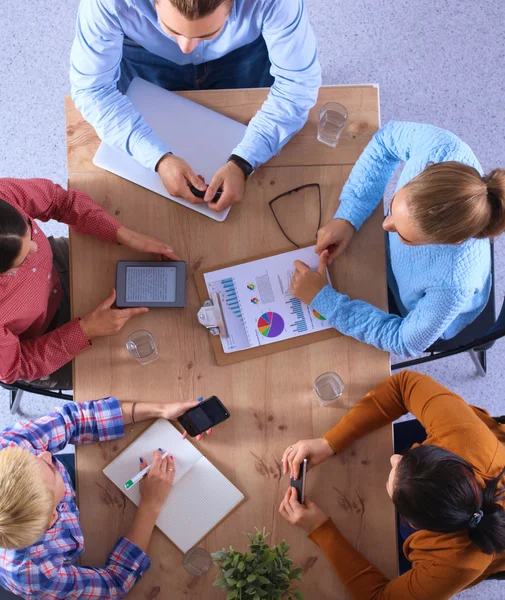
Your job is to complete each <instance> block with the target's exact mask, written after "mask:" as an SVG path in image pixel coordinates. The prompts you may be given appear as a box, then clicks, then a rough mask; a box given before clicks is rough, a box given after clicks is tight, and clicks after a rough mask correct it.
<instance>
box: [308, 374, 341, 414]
mask: <svg viewBox="0 0 505 600" xmlns="http://www.w3.org/2000/svg"><path fill="white" fill-rule="evenodd" d="M314 391H315V392H316V395H317V401H318V402H319V404H320V405H321V406H329V405H331V404H333V402H335V400H338V398H340V396H341V395H342V394H343V392H344V382H343V381H342V379H341V378H340V377H339V376H338V375H337V374H336V373H323V374H322V375H319V377H318V378H317V379H316V380H315V381H314Z"/></svg>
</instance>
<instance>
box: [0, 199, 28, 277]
mask: <svg viewBox="0 0 505 600" xmlns="http://www.w3.org/2000/svg"><path fill="white" fill-rule="evenodd" d="M27 230H28V224H27V222H26V221H25V219H24V218H23V215H22V214H21V213H20V212H19V211H18V210H17V209H15V208H14V207H13V206H12V205H11V204H9V203H8V202H5V200H1V199H0V273H5V272H6V271H8V270H9V269H12V265H13V264H14V262H15V260H16V258H17V257H18V256H19V253H20V252H21V247H22V245H23V237H24V236H25V235H26V232H27Z"/></svg>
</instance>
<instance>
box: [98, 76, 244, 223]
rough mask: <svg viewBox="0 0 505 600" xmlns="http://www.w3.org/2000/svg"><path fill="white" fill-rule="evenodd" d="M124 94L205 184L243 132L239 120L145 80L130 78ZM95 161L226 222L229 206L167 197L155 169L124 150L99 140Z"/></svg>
mask: <svg viewBox="0 0 505 600" xmlns="http://www.w3.org/2000/svg"><path fill="white" fill-rule="evenodd" d="M126 95H127V96H128V98H129V99H130V101H131V103H132V104H133V106H134V107H135V108H136V110H138V111H139V112H140V114H141V115H142V116H143V117H144V119H145V120H146V121H147V123H148V124H149V125H150V126H151V128H152V130H153V131H154V133H155V134H156V135H157V137H158V138H159V139H160V140H161V141H163V142H165V144H166V145H167V146H168V147H169V148H170V150H171V151H172V152H173V153H174V154H175V155H177V156H180V157H181V158H183V159H184V160H185V161H186V162H187V163H188V164H189V165H190V166H191V168H192V169H193V171H194V172H195V173H196V174H197V175H202V176H203V177H204V178H205V181H206V182H207V183H210V181H211V179H212V177H213V176H214V174H215V173H216V171H217V170H218V169H219V168H220V167H221V166H222V165H224V164H225V163H226V161H227V159H228V157H229V156H230V154H231V153H232V151H233V149H234V148H235V147H236V146H237V145H238V144H239V143H240V142H241V141H242V138H243V137H244V133H245V130H246V126H245V125H243V124H242V123H238V122H237V121H234V120H232V119H229V118H228V117H225V116H223V115H220V114H219V113H217V112H214V111H213V110H210V109H208V108H205V107H204V106H201V105H200V104H196V103H195V102H191V100H187V99H186V98H182V97H181V96H179V95H177V94H174V93H173V92H169V91H167V90H164V89H162V88H160V87H158V86H157V85H154V84H152V83H149V82H148V81H145V80H144V79H140V78H138V77H136V78H135V79H133V81H132V82H131V84H130V87H129V88H128V91H127V93H126ZM93 163H94V164H95V165H96V166H97V167H101V168H102V169H105V170H106V171H110V172H111V173H114V174H115V175H119V177H124V178H125V179H128V180H129V181H133V182H134V183H136V184H138V185H140V186H142V187H144V188H147V189H148V190H151V191H153V192H156V193H157V194H160V195H161V196H165V198H169V199H170V200H173V201H174V202H177V203H178V204H183V205H184V206H187V207H188V208H191V210H195V211H197V212H199V213H201V214H202V215H205V216H207V217H210V218H211V219H215V220H216V221H224V220H225V219H226V217H227V216H228V213H229V212H230V209H229V208H227V209H225V210H223V211H222V212H220V213H217V212H215V211H213V210H210V208H209V207H208V206H207V204H206V203H205V204H191V203H190V202H187V201H186V200H184V199H183V198H176V197H174V196H171V195H170V194H169V193H168V192H167V190H166V188H165V186H164V185H163V182H162V181H161V177H160V176H159V175H158V173H156V172H154V171H151V170H150V169H146V168H145V167H143V166H142V165H141V164H140V163H138V162H137V161H136V160H135V159H134V158H132V157H131V156H128V155H127V154H125V153H124V152H123V151H122V150H118V149H117V148H113V147H111V146H108V145H107V144H105V143H104V142H102V143H101V144H100V147H99V148H98V151H97V153H96V154H95V157H94V159H93Z"/></svg>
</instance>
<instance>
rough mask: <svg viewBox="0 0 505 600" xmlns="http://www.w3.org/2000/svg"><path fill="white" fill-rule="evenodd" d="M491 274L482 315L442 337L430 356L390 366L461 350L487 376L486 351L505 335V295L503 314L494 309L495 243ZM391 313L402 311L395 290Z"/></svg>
mask: <svg viewBox="0 0 505 600" xmlns="http://www.w3.org/2000/svg"><path fill="white" fill-rule="evenodd" d="M491 275H492V284H491V292H490V294H489V300H488V302H487V304H486V306H485V308H484V310H483V311H482V312H481V313H480V315H479V316H478V317H477V318H476V319H475V321H473V322H472V323H470V325H467V326H466V327H465V328H464V329H463V330H462V331H460V332H459V333H458V335H456V336H455V337H453V338H452V339H450V340H439V341H437V342H435V343H434V344H433V345H432V346H430V347H429V348H428V349H427V350H426V352H428V353H429V356H422V357H421V358H415V359H414V360H408V361H405V362H401V363H396V364H394V365H391V370H392V371H395V370H397V369H408V368H409V367H413V366H415V365H421V364H423V363H426V362H431V361H432V360H440V359H441V358H447V357H448V356H454V355H455V354H461V353H462V352H468V354H469V355H470V358H471V359H472V361H473V363H474V364H475V366H476V368H477V372H478V374H479V375H481V376H482V377H485V375H486V371H487V361H486V352H487V351H488V350H489V349H490V348H491V346H492V345H493V344H494V342H495V341H496V340H498V339H499V338H501V337H503V336H505V299H504V302H503V305H502V307H501V311H500V315H499V317H498V319H496V312H495V307H496V305H495V276H494V245H493V244H491ZM389 312H390V314H398V315H399V314H400V312H399V310H398V307H397V306H396V302H395V300H394V296H393V294H391V292H390V293H389Z"/></svg>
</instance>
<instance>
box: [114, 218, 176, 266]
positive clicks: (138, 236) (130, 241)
mask: <svg viewBox="0 0 505 600" xmlns="http://www.w3.org/2000/svg"><path fill="white" fill-rule="evenodd" d="M116 240H117V243H118V244H121V246H127V247H128V248H131V249H132V250H138V251H139V252H147V253H151V254H157V255H158V256H159V257H160V258H163V257H166V258H169V259H170V260H180V258H179V257H178V256H177V254H176V253H175V252H174V249H173V248H171V247H170V246H167V244H165V243H164V242H162V241H161V240H157V239H156V238H154V237H151V236H150V235H144V234H143V233H138V232H137V231H133V230H132V229H128V227H124V226H122V227H120V228H119V229H118V230H117V233H116Z"/></svg>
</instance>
